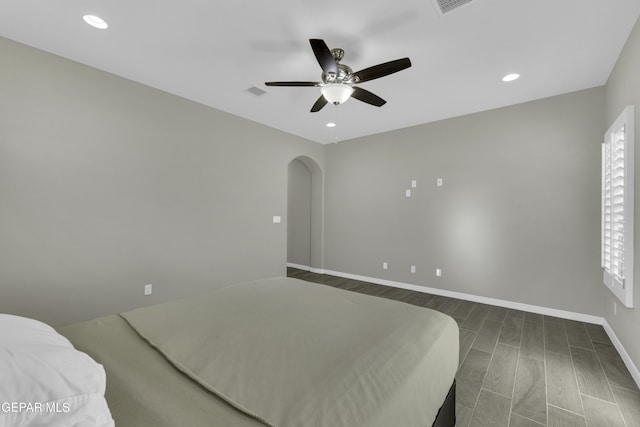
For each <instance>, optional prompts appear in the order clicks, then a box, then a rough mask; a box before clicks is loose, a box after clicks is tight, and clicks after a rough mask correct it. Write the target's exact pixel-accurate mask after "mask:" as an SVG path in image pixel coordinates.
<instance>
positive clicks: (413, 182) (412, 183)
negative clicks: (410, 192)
mask: <svg viewBox="0 0 640 427" xmlns="http://www.w3.org/2000/svg"><path fill="white" fill-rule="evenodd" d="M417 186H418V181H416V180H415V179H414V180H413V181H411V188H416V187H417Z"/></svg>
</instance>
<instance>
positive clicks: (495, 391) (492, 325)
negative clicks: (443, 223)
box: [287, 268, 640, 427]
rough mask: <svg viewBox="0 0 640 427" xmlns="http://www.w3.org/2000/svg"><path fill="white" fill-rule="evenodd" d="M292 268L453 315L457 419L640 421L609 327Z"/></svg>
mask: <svg viewBox="0 0 640 427" xmlns="http://www.w3.org/2000/svg"><path fill="white" fill-rule="evenodd" d="M287 274H288V276H289V277H295V278H298V279H302V280H307V281H311V282H316V283H321V284H324V285H329V286H334V287H337V288H342V289H346V290H350V291H354V292H361V293H365V294H369V295H375V296H379V297H383V298H389V299H394V300H398V301H402V302H405V303H409V304H413V305H417V306H421V307H426V308H431V309H434V310H438V311H441V312H443V313H446V314H448V315H450V316H451V317H453V318H454V319H455V320H456V321H457V322H458V326H459V327H460V364H459V368H458V373H457V375H456V381H457V395H456V412H457V418H458V421H457V426H463V427H468V426H473V427H476V426H491V427H501V426H504V427H509V426H512V427H539V426H549V427H561V426H566V427H573V426H585V427H586V426H589V427H640V390H638V387H637V386H636V384H635V382H634V380H633V378H632V377H631V375H630V374H629V372H628V370H627V368H626V367H625V365H624V363H623V361H622V359H621V358H620V355H619V354H618V353H617V351H616V349H615V347H614V346H613V345H612V344H611V341H610V340H609V337H608V336H607V334H606V332H605V331H604V329H603V328H602V326H599V325H592V324H587V323H581V322H575V321H572V320H565V319H559V318H556V317H549V316H542V315H539V314H534V313H528V312H522V311H518V310H511V309H506V308H502V307H496V306H490V305H485V304H479V303H474V302H470V301H464V300H458V299H454V298H447V297H442V296H438V295H431V294H425V293H420V292H414V291H409V290H404V289H398V288H392V287H388V286H382V285H377V284H373V283H367V282H362V281H358V280H351V279H344V278H341V277H336V276H330V275H322V274H316V273H310V272H308V271H303V270H298V269H295V268H288V272H287Z"/></svg>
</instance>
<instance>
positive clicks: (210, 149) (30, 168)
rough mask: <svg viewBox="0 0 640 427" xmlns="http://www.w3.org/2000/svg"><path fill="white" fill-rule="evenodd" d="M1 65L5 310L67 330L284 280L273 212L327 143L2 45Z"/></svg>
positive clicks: (0, 287)
mask: <svg viewBox="0 0 640 427" xmlns="http://www.w3.org/2000/svg"><path fill="white" fill-rule="evenodd" d="M0 57H1V58H2V62H1V64H0V312H7V313H15V314H21V315H25V316H31V317H35V318H38V319H41V320H44V321H47V322H50V323H52V324H54V325H59V324H64V323H68V322H73V321H77V320H81V319H87V318H93V317H96V316H99V315H103V314H108V313H114V312H118V311H122V310H126V309H129V308H132V307H137V306H141V305H146V304H151V303H155V302H158V301H163V300H168V299H172V298H177V297H180V296H183V295H187V294H192V293H195V292H200V291H204V290H206V289H208V288H210V287H214V286H219V285H221V284H224V283H229V282H235V281H241V280H247V279H253V278H257V277H265V276H274V275H283V274H285V264H286V228H285V227H286V223H285V222H283V223H282V224H279V225H275V224H273V223H272V216H273V215H281V216H282V217H283V219H286V213H287V169H288V164H289V162H290V161H291V160H292V159H294V158H296V157H298V156H300V155H305V156H308V157H310V158H313V159H314V160H315V161H316V162H317V163H318V164H319V165H320V167H323V156H324V153H323V151H324V148H323V147H322V146H321V145H319V144H316V143H313V142H310V141H306V140H303V139H301V138H298V137H295V136H292V135H289V134H286V133H283V132H280V131H277V130H274V129H272V128H268V127H265V126H262V125H259V124H257V123H254V122H251V121H248V120H244V119H242V118H239V117H236V116H232V115H229V114H226V113H223V112H221V111H218V110H214V109H211V108H208V107H205V106H203V105H200V104H197V103H193V102H190V101H187V100H185V99H182V98H179V97H176V96H172V95H170V94H167V93H163V92H161V91H158V90H155V89H152V88H149V87H146V86H143V85H140V84H137V83H134V82H131V81H128V80H125V79H122V78H119V77H116V76H113V75H110V74H107V73H104V72H100V71H97V70H95V69H92V68H89V67H86V66H83V65H80V64H77V63H74V62H71V61H68V60H65V59H62V58H60V57H56V56H53V55H49V54H47V53H44V52H42V51H38V50H36V49H32V48H29V47H26V46H24V45H20V44H17V43H14V42H11V41H9V40H6V39H1V38H0ZM239 90H242V89H239ZM146 283H152V284H153V285H154V294H153V295H152V296H150V297H144V296H143V286H144V285H145V284H146Z"/></svg>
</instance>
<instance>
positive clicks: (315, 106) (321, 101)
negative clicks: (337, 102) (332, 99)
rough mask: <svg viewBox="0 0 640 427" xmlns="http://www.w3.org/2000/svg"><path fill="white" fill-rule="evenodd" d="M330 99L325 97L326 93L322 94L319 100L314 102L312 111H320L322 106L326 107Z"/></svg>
mask: <svg viewBox="0 0 640 427" xmlns="http://www.w3.org/2000/svg"><path fill="white" fill-rule="evenodd" d="M327 103H328V101H327V99H326V98H325V97H324V95H320V98H318V100H317V101H316V103H315V104H313V107H311V112H312V113H317V112H318V111H320V110H322V107H324V106H325V105H327Z"/></svg>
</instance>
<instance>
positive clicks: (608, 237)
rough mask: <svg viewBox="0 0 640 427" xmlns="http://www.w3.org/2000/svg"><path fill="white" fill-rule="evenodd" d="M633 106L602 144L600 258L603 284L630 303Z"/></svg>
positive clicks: (627, 109)
mask: <svg viewBox="0 0 640 427" xmlns="http://www.w3.org/2000/svg"><path fill="white" fill-rule="evenodd" d="M634 117H635V116H634V108H633V106H629V107H627V108H625V109H624V111H623V112H622V114H621V115H620V117H618V119H617V120H616V121H615V123H614V124H613V126H611V128H610V129H609V130H608V131H607V133H606V134H605V135H604V143H603V144H602V236H601V261H602V268H603V269H604V283H605V285H607V287H608V288H609V289H611V291H612V292H613V293H614V294H615V295H616V296H617V297H618V298H619V299H620V301H622V303H623V304H624V305H625V306H627V307H632V306H633V163H634V153H633V148H634V147H633V146H634V140H633V138H634V135H633V124H634Z"/></svg>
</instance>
